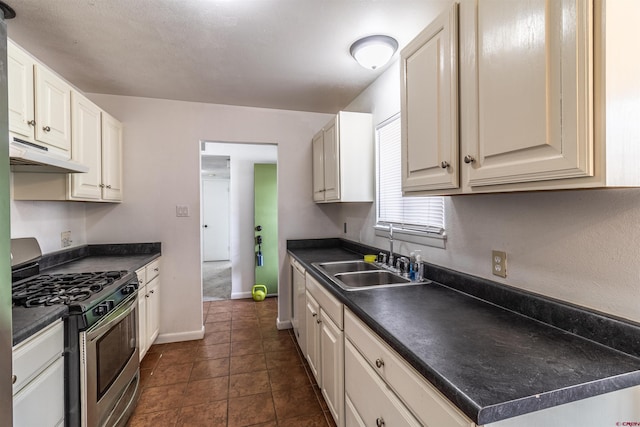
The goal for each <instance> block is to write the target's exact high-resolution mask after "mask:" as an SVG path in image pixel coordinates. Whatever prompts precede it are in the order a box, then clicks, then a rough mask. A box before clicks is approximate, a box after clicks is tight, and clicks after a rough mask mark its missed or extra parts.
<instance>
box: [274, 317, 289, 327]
mask: <svg viewBox="0 0 640 427" xmlns="http://www.w3.org/2000/svg"><path fill="white" fill-rule="evenodd" d="M276 328H278V329H291V328H293V325H291V320H285V321H281V320H280V319H279V318H278V319H276Z"/></svg>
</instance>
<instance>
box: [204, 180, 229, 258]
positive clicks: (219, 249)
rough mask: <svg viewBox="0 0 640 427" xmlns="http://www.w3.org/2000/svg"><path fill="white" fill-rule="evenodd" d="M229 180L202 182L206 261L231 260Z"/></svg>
mask: <svg viewBox="0 0 640 427" xmlns="http://www.w3.org/2000/svg"><path fill="white" fill-rule="evenodd" d="M229 182H230V181H229V180H228V179H209V180H203V181H202V199H203V201H202V215H203V224H202V241H203V260H204V261H226V260H228V259H229V245H230V243H229V226H230V224H229V206H230V205H229Z"/></svg>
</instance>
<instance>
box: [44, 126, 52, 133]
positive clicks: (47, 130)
mask: <svg viewBox="0 0 640 427" xmlns="http://www.w3.org/2000/svg"><path fill="white" fill-rule="evenodd" d="M42 130H43V131H45V132H49V131H50V130H51V128H50V127H49V126H43V127H42Z"/></svg>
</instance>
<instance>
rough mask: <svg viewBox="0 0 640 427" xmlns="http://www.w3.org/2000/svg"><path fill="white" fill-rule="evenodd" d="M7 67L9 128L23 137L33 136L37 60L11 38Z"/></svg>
mask: <svg viewBox="0 0 640 427" xmlns="http://www.w3.org/2000/svg"><path fill="white" fill-rule="evenodd" d="M7 68H8V72H7V79H8V87H9V130H10V131H11V132H14V133H16V134H18V135H19V136H21V137H25V138H33V137H34V132H35V130H34V129H35V125H36V120H35V106H34V100H35V94H34V87H33V84H34V79H33V70H34V68H35V61H34V60H33V58H32V57H31V56H29V55H27V54H26V53H25V52H24V51H22V50H21V49H20V48H18V47H17V46H16V45H15V44H13V43H12V42H11V41H10V40H9V41H8V42H7Z"/></svg>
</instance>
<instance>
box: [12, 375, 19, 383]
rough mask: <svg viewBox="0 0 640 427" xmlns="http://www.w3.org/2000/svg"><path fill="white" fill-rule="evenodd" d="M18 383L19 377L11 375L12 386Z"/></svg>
mask: <svg viewBox="0 0 640 427" xmlns="http://www.w3.org/2000/svg"><path fill="white" fill-rule="evenodd" d="M16 381H18V377H17V376H15V375H11V384H15V383H16Z"/></svg>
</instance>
